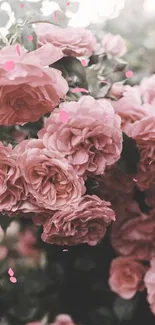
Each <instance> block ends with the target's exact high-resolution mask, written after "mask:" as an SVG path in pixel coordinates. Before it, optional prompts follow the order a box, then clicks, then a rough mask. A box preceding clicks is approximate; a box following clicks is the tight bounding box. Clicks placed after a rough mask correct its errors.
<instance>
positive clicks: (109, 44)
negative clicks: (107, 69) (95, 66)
mask: <svg viewBox="0 0 155 325" xmlns="http://www.w3.org/2000/svg"><path fill="white" fill-rule="evenodd" d="M102 46H103V47H104V50H105V52H106V53H107V54H111V55H112V56H118V57H120V56H123V55H124V54H125V53H126V51H127V48H126V44H125V41H124V39H123V38H122V37H121V36H120V35H113V34H111V33H108V34H106V35H105V36H104V38H103V40H102Z"/></svg>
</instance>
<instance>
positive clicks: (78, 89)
mask: <svg viewBox="0 0 155 325" xmlns="http://www.w3.org/2000/svg"><path fill="white" fill-rule="evenodd" d="M72 93H88V90H87V89H84V88H74V89H72Z"/></svg>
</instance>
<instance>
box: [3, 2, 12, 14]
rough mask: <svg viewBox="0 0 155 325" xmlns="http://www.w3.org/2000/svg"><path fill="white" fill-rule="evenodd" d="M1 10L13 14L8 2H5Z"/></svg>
mask: <svg viewBox="0 0 155 325" xmlns="http://www.w3.org/2000/svg"><path fill="white" fill-rule="evenodd" d="M1 9H2V10H5V11H6V12H8V13H11V11H12V10H11V7H10V5H9V3H8V2H3V3H2V4H1Z"/></svg>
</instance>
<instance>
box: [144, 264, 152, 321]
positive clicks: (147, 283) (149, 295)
mask: <svg viewBox="0 0 155 325" xmlns="http://www.w3.org/2000/svg"><path fill="white" fill-rule="evenodd" d="M150 263H151V266H150V268H149V270H148V271H147V272H146V274H145V277H144V283H145V286H146V289H147V300H148V303H149V304H150V308H151V311H152V313H153V314H154V315H155V258H152V260H151V262H150Z"/></svg>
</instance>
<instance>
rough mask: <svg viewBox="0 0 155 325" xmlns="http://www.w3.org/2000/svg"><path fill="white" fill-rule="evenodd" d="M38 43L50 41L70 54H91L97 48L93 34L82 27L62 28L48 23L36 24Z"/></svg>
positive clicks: (66, 53)
mask: <svg viewBox="0 0 155 325" xmlns="http://www.w3.org/2000/svg"><path fill="white" fill-rule="evenodd" d="M36 33H37V36H38V44H39V46H40V45H43V44H46V43H50V44H52V45H54V46H55V47H57V48H60V49H61V50H62V51H63V53H64V54H65V55H68V56H76V57H77V56H90V55H91V54H92V52H93V50H94V48H95V44H96V39H95V37H94V36H93V34H92V33H91V32H90V31H89V30H86V29H85V28H81V27H76V28H74V27H67V28H60V27H58V26H54V25H52V24H48V23H41V24H37V25H36Z"/></svg>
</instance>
